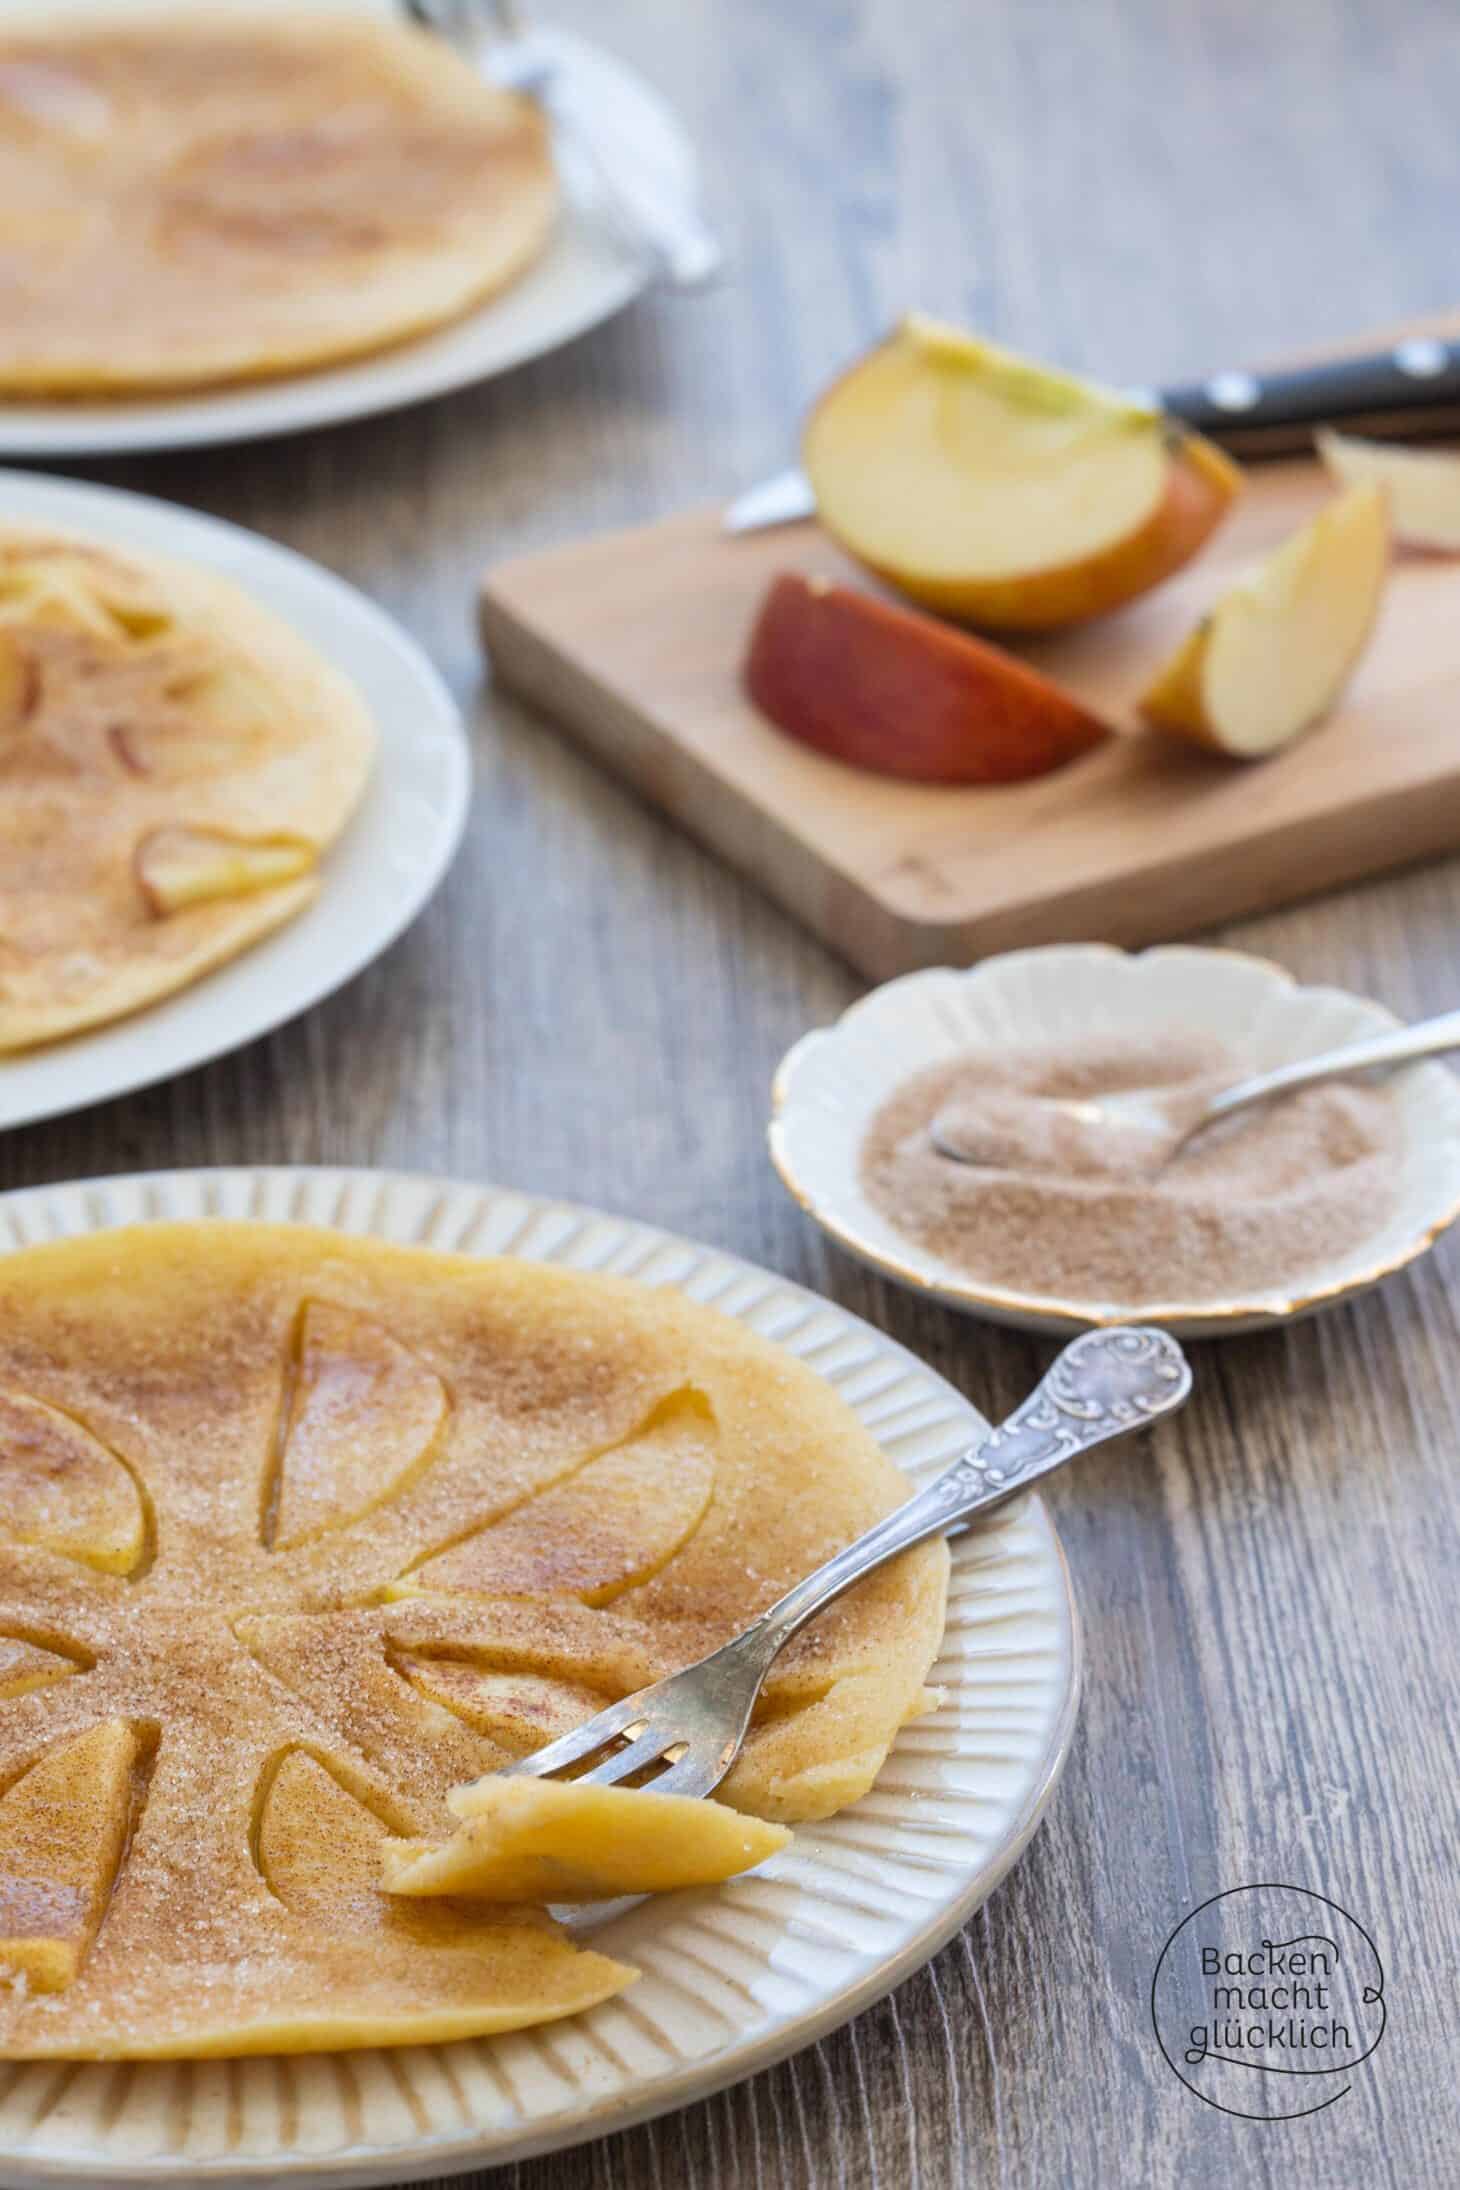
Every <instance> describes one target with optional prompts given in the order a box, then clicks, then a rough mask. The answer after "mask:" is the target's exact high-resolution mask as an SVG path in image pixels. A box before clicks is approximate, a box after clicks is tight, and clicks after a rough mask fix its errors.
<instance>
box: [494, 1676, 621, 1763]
mask: <svg viewBox="0 0 1460 2190" xmlns="http://www.w3.org/2000/svg"><path fill="white" fill-rule="evenodd" d="M647 1693H648V1691H647V1690H644V1691H642V1694H644V1695H646V1694H647ZM643 1716H644V1710H643V1703H642V1698H641V1696H625V1697H624V1699H623V1702H622V1703H611V1704H609V1705H608V1707H607V1709H606V1710H603V1711H598V1712H595V1713H594V1715H593V1717H592V1718H591V1719H585V1720H584V1722H583V1724H582V1725H581V1726H575V1727H574V1728H573V1730H572V1732H571V1733H568V1734H560V1735H559V1736H558V1738H557V1740H556V1741H550V1742H548V1744H547V1745H546V1747H545V1748H542V1749H534V1750H532V1752H531V1753H530V1754H529V1755H528V1756H525V1757H519V1758H518V1760H517V1762H516V1763H515V1764H506V1765H504V1766H503V1767H502V1776H503V1777H504V1778H506V1777H509V1776H515V1777H517V1778H523V1777H527V1778H531V1779H550V1778H551V1777H552V1775H553V1773H554V1772H562V1771H566V1769H567V1768H568V1766H569V1765H570V1764H577V1763H578V1762H579V1761H580V1760H581V1759H582V1758H583V1757H587V1756H591V1755H592V1754H593V1752H594V1750H595V1749H601V1748H602V1747H603V1746H604V1744H605V1742H610V1741H614V1740H616V1739H617V1737H618V1736H619V1735H620V1734H621V1733H622V1732H623V1730H624V1728H625V1727H626V1726H635V1725H637V1724H638V1722H639V1720H640V1719H642V1718H643ZM595 1776H596V1775H595Z"/></svg>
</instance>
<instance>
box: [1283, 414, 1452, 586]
mask: <svg viewBox="0 0 1460 2190" xmlns="http://www.w3.org/2000/svg"><path fill="white" fill-rule="evenodd" d="M1314 438H1315V440H1316V441H1317V444H1318V454H1319V455H1320V456H1321V457H1322V459H1323V461H1324V463H1325V465H1326V466H1327V467H1328V470H1329V471H1330V472H1331V473H1332V475H1333V477H1334V478H1335V479H1336V480H1337V481H1338V483H1339V485H1340V486H1344V487H1359V486H1375V487H1382V488H1383V489H1384V492H1385V494H1386V495H1387V496H1388V498H1389V522H1390V524H1391V525H1392V526H1393V528H1394V536H1395V538H1396V539H1397V540H1402V541H1403V542H1404V544H1405V546H1406V547H1421V548H1439V549H1442V550H1443V551H1445V552H1446V553H1449V554H1452V555H1455V554H1460V454H1457V453H1456V452H1455V451H1454V450H1453V449H1401V448H1396V447H1395V446H1394V444H1393V443H1392V442H1390V441H1358V440H1355V439H1354V437H1353V436H1352V435H1351V434H1346V433H1334V432H1332V431H1331V430H1330V429H1329V428H1328V427H1324V428H1323V429H1322V430H1321V431H1320V432H1319V433H1318V434H1316V435H1315V437H1314Z"/></svg>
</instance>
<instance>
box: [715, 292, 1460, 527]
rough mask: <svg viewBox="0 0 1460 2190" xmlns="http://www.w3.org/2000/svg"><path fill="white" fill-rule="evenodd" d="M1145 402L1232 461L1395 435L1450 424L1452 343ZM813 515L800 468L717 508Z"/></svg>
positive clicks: (1198, 385) (761, 521) (787, 516)
mask: <svg viewBox="0 0 1460 2190" xmlns="http://www.w3.org/2000/svg"><path fill="white" fill-rule="evenodd" d="M1129 394H1130V399H1131V400H1132V401H1134V402H1140V403H1150V404H1152V405H1153V406H1155V407H1157V408H1159V409H1161V410H1163V411H1166V412H1167V413H1168V414H1169V415H1170V416H1171V417H1172V418H1178V419H1180V420H1181V421H1182V423H1183V424H1184V425H1187V426H1191V427H1193V428H1195V430H1196V431H1197V432H1198V433H1203V434H1205V435H1206V436H1207V438H1208V440H1211V441H1218V442H1220V443H1221V445H1222V447H1223V448H1225V449H1230V450H1231V451H1232V453H1233V454H1234V455H1237V456H1277V455H1281V454H1283V453H1285V452H1291V451H1293V450H1299V449H1304V448H1307V447H1308V445H1309V444H1310V442H1311V441H1312V438H1313V430H1314V428H1315V427H1317V426H1341V427H1346V428H1347V429H1348V430H1350V431H1351V432H1356V433H1367V434H1376V435H1380V436H1382V437H1385V438H1390V439H1394V438H1400V437H1402V436H1404V435H1408V434H1426V433H1441V432H1444V431H1445V429H1446V428H1447V427H1448V428H1451V429H1453V428H1454V427H1456V426H1457V425H1460V342H1457V341H1451V340H1444V339H1442V338H1441V337H1440V336H1438V335H1429V334H1408V335H1404V336H1402V337H1400V339H1398V340H1397V341H1395V342H1394V343H1392V344H1391V345H1390V346H1389V347H1388V348H1387V349H1383V350H1373V351H1370V352H1368V353H1367V354H1365V355H1362V356H1358V357H1338V358H1328V359H1325V360H1323V361H1321V362H1318V363H1314V364H1310V365H1289V366H1278V367H1276V368H1274V369H1272V370H1270V371H1265V372H1248V371H1241V372H1222V373H1213V374H1212V376H1211V378H1210V379H1209V380H1201V381H1196V382H1194V383H1193V384H1192V385H1191V386H1189V387H1181V388H1167V389H1165V390H1163V391H1161V392H1160V393H1153V392H1152V391H1151V390H1150V389H1148V388H1140V389H1132V390H1130V391H1129ZM815 513H816V497H815V495H814V494H813V493H812V491H811V482H810V480H809V479H808V478H807V477H806V474H805V473H804V472H801V471H796V470H790V471H782V472H777V473H776V475H775V477H774V478H773V479H763V480H762V481H761V482H760V485H759V486H755V487H751V488H749V489H748V490H747V492H746V493H744V494H741V495H737V497H736V499H735V500H734V501H733V502H732V503H731V504H730V505H729V507H728V508H727V509H726V511H725V515H724V519H723V523H724V528H725V530H726V531H727V532H762V531H764V530H765V529H766V528H767V527H769V526H771V525H789V524H794V523H795V522H796V521H797V520H798V519H799V518H803V517H811V516H814V515H815Z"/></svg>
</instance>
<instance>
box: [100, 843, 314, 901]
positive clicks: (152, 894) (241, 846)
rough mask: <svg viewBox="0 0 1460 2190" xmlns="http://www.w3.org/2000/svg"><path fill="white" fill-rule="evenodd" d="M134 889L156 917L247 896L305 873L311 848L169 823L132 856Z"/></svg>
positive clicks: (272, 887)
mask: <svg viewBox="0 0 1460 2190" xmlns="http://www.w3.org/2000/svg"><path fill="white" fill-rule="evenodd" d="M133 864H134V867H135V870H136V875H137V883H138V887H139V888H140V889H141V892H142V895H143V896H144V897H145V898H146V900H147V904H148V908H149V910H150V911H152V912H153V913H155V914H157V916H158V917H159V918H161V917H163V916H164V915H165V914H167V913H174V912H181V911H182V910H183V909H184V908H185V907H186V906H188V905H201V904H206V903H207V902H208V900H209V899H210V898H215V897H248V896H251V895H252V894H253V892H254V891H256V890H272V889H276V888H277V887H278V885H279V884H280V883H281V882H293V881H295V880H297V879H298V877H299V876H300V875H303V874H308V872H309V870H310V869H311V868H312V867H313V865H314V846H313V845H312V844H307V843H306V842H305V841H304V839H303V838H302V837H296V836H255V837H242V836H228V835H226V834H225V833H224V831H223V830H221V829H190V828H188V827H186V826H184V825H183V824H181V823H179V824H174V825H170V826H168V827H166V828H162V829H153V830H152V831H151V833H150V834H149V835H147V836H144V837H143V839H142V841H141V843H140V844H139V845H138V846H137V849H136V852H135V854H134V855H133Z"/></svg>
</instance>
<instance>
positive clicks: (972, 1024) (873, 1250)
mask: <svg viewBox="0 0 1460 2190" xmlns="http://www.w3.org/2000/svg"><path fill="white" fill-rule="evenodd" d="M1399 1023H1400V1022H1399V1021H1398V1020H1397V1019H1396V1018H1395V1017H1394V1015H1393V1013H1392V1012H1389V1011H1386V1010H1385V1009H1384V1007H1383V1005H1382V1004H1375V1003H1371V1002H1370V1001H1369V1000H1368V999H1367V998H1365V997H1362V996H1353V995H1351V994H1350V993H1349V992H1348V991H1347V990H1346V989H1331V988H1300V987H1299V985H1298V983H1297V982H1296V981H1295V980H1294V979H1293V977H1292V975H1291V974H1289V973H1285V972H1284V971H1283V969H1282V967H1281V966H1275V965H1271V964H1269V963H1268V961H1267V960H1266V959H1262V958H1250V957H1248V956H1246V955H1245V953H1243V952H1240V951H1228V950H1201V949H1191V948H1187V947H1185V946H1169V947H1163V948H1161V949H1158V950H1147V951H1141V952H1139V953H1135V952H1128V951H1122V950H1116V949H1114V948H1113V947H1112V946H1110V945H1109V944H1105V943H1056V944H1049V945H1046V946H1045V947H1044V948H1043V949H1039V950H1024V951H1006V952H1004V953H1003V954H1002V955H1001V956H999V957H996V958H986V959H984V961H983V962H982V964H980V965H977V966H971V967H969V968H968V969H967V970H966V971H964V970H958V969H955V968H953V967H951V966H940V967H935V968H932V969H930V970H928V971H926V972H922V973H909V974H904V975H903V976H902V977H901V978H900V979H899V980H896V981H888V982H885V983H884V984H883V986H882V987H881V988H878V989H873V991H872V992H871V994H870V995H869V996H864V997H863V998H862V999H861V1000H860V1002H858V1003H855V1004H853V1005H852V1007H851V1009H850V1010H849V1011H846V1012H844V1013H843V1014H842V1016H841V1018H840V1019H839V1020H838V1021H837V1023H836V1025H835V1026H832V1027H825V1028H818V1029H817V1030H816V1031H815V1032H814V1033H811V1034H807V1035H804V1036H803V1037H802V1039H801V1040H800V1041H799V1042H797V1043H796V1045H795V1046H794V1048H792V1049H790V1050H789V1051H788V1052H787V1053H786V1056H785V1057H784V1058H783V1059H782V1061H781V1066H780V1070H779V1071H778V1072H777V1074H776V1082H775V1092H774V1097H773V1112H774V1114H773V1116H772V1119H771V1127H770V1148H771V1156H772V1159H773V1161H774V1163H775V1166H776V1169H777V1170H778V1171H779V1172H780V1175H781V1178H782V1179H783V1180H784V1182H785V1184H786V1186H787V1187H788V1188H789V1189H790V1191H791V1193H792V1194H793V1195H794V1196H795V1197H796V1199H797V1201H799V1202H800V1204H801V1206H802V1208H803V1209H805V1210H806V1211H808V1213H809V1214H810V1215H811V1216H813V1217H814V1218H815V1219H816V1221H817V1223H818V1224H819V1225H821V1226H822V1228H823V1229H824V1230H825V1231H827V1232H829V1233H830V1235H831V1237H832V1238H833V1239H834V1240H836V1241H837V1242H838V1243H839V1245H841V1246H842V1247H845V1248H846V1249H847V1250H848V1252H849V1253H851V1254H854V1255H856V1256H857V1257H859V1259H860V1260H861V1261H863V1262H868V1263H871V1265H872V1266H873V1268H874V1269H877V1270H880V1271H881V1272H882V1273H883V1274H884V1275H885V1276H887V1277H890V1278H895V1279H896V1280H897V1282H898V1283H899V1284H902V1285H909V1286H912V1287H913V1288H914V1289H915V1290H916V1291H918V1292H922V1293H930V1294H932V1295H934V1296H935V1297H936V1298H937V1299H939V1300H942V1301H946V1302H947V1303H948V1304H949V1305H950V1306H951V1307H955V1308H962V1309H964V1310H966V1311H967V1313H968V1314H970V1315H977V1316H986V1317H987V1318H988V1319H989V1320H990V1321H991V1322H995V1323H1012V1324H1017V1325H1019V1326H1020V1327H1021V1328H1023V1329H1026V1330H1040V1331H1077V1330H1081V1329H1083V1328H1085V1327H1086V1326H1087V1325H1089V1324H1098V1323H1159V1324H1161V1325H1163V1326H1164V1327H1165V1328H1166V1329H1167V1330H1170V1331H1175V1332H1178V1333H1179V1334H1180V1335H1181V1336H1182V1337H1184V1338H1203V1337H1205V1338H1211V1337H1220V1336H1222V1335H1224V1334H1225V1333H1228V1332H1232V1331H1251V1330H1257V1329H1260V1328H1261V1327H1262V1326H1263V1325H1265V1324H1269V1323H1282V1322H1286V1321H1288V1320H1289V1319H1291V1318H1292V1317H1294V1316H1299V1315H1307V1314H1310V1313H1312V1312H1313V1311H1314V1310H1315V1309H1318V1308H1324V1307H1328V1306H1330V1305H1331V1304H1332V1303H1333V1302H1335V1301H1338V1300H1346V1299H1348V1298H1349V1297H1351V1296H1352V1295H1353V1294H1354V1293H1357V1292H1361V1291H1363V1289H1364V1288H1365V1287H1366V1286H1369V1285H1373V1284H1376V1283H1377V1282H1378V1280H1379V1279H1380V1278H1383V1277H1388V1276H1389V1275H1390V1274H1391V1273H1392V1272H1393V1271H1395V1270H1398V1269H1402V1268H1403V1266H1404V1264H1405V1263H1407V1262H1412V1261H1413V1260H1414V1258H1415V1257H1416V1256H1417V1255H1421V1254H1423V1253H1424V1251H1425V1249H1426V1248H1427V1247H1429V1246H1430V1245H1432V1243H1433V1242H1434V1241H1435V1239H1437V1238H1438V1236H1439V1234H1440V1233H1441V1232H1442V1231H1443V1230H1444V1229H1445V1227H1446V1226H1447V1225H1449V1224H1452V1223H1453V1222H1454V1220H1455V1218H1456V1216H1457V1215H1460V1084H1457V1082H1456V1079H1455V1076H1454V1074H1453V1073H1451V1072H1449V1071H1447V1069H1446V1068H1445V1067H1444V1066H1443V1065H1439V1064H1422V1065H1410V1066H1407V1067H1406V1068H1405V1069H1404V1071H1402V1072H1399V1073H1395V1074H1394V1075H1393V1076H1392V1077H1391V1078H1390V1079H1389V1080H1388V1081H1387V1082H1386V1083H1385V1085H1386V1088H1387V1090H1388V1095H1389V1100H1390V1101H1391V1103H1392V1104H1393V1106H1394V1110H1395V1113H1396V1115H1397V1117H1398V1120H1399V1125H1400V1135H1401V1146H1402V1151H1403V1173H1402V1176H1401V1179H1400V1182H1399V1192H1398V1194H1397V1196H1396V1199H1395V1202H1394V1206H1393V1207H1392V1209H1391V1210H1390V1211H1389V1212H1388V1213H1387V1215H1384V1216H1382V1217H1381V1218H1380V1220H1379V1221H1378V1222H1377V1223H1376V1224H1375V1226H1374V1229H1373V1231H1372V1233H1371V1234H1370V1236H1369V1237H1368V1238H1367V1239H1365V1240H1363V1241H1362V1242H1361V1243H1360V1245H1359V1246H1358V1247H1357V1248H1355V1249H1354V1250H1353V1251H1352V1252H1350V1253H1349V1254H1347V1255H1345V1256H1343V1257H1342V1258H1337V1259H1335V1260H1334V1261H1332V1262H1331V1263H1330V1264H1328V1265H1326V1266H1324V1267H1323V1268H1321V1269H1318V1270H1315V1271H1313V1272H1312V1273H1311V1274H1310V1275H1308V1276H1307V1277H1306V1278H1305V1279H1303V1280H1302V1282H1301V1284H1299V1285H1293V1284H1291V1283H1290V1284H1287V1285H1274V1286H1273V1287H1271V1288H1270V1289H1269V1290H1267V1291H1265V1292H1261V1293H1257V1294H1254V1295H1251V1296H1249V1297H1248V1298H1245V1299H1238V1298H1232V1297H1225V1296H1222V1295H1219V1294H1217V1295H1193V1296H1192V1297H1191V1298H1188V1299H1185V1300H1161V1299H1156V1298H1153V1299H1149V1300H1125V1301H1111V1300H1074V1299H1065V1298H1061V1297H1060V1296H1059V1295H1057V1294H1055V1293H1052V1292H1051V1293H1043V1294H1025V1293H1015V1292H1010V1291H1008V1290H1006V1289H1004V1288H1002V1287H998V1286H993V1285H986V1284H983V1283H981V1282H980V1281H979V1280H978V1279H976V1278H971V1277H970V1276H969V1275H968V1274H967V1272H966V1271H963V1270H960V1269H959V1268H958V1267H957V1265H956V1264H954V1263H951V1262H945V1261H944V1260H943V1259H942V1257H941V1256H938V1255H934V1254H932V1253H930V1252H929V1250H928V1249H927V1248H925V1247H923V1246H921V1245H920V1244H919V1243H918V1242H917V1241H916V1240H914V1239H910V1238H908V1237H907V1236H906V1235H904V1234H903V1233H901V1232H899V1231H898V1230H897V1228H896V1227H895V1226H894V1225H893V1224H891V1223H890V1222H889V1221H888V1219H887V1218H886V1217H885V1216H884V1215H883V1214H882V1212H881V1210H880V1209H878V1208H876V1207H875V1206H874V1204H873V1203H872V1202H871V1201H869V1199H868V1198H867V1196H866V1194H865V1193H864V1192H863V1190H862V1183H861V1179H860V1177H859V1174H858V1166H859V1162H860V1157H861V1149H862V1143H863V1141H864V1139H865V1137H866V1133H867V1128H868V1126H869V1125H870V1124H871V1122H872V1118H873V1116H874V1114H875V1113H876V1112H877V1111H878V1110H879V1109H880V1108H881V1106H882V1104H883V1103H884V1102H885V1101H886V1100H887V1098H888V1096H889V1095H891V1094H892V1093H893V1092H894V1090H895V1089H896V1088H897V1087H899V1086H900V1085H901V1084H902V1083H903V1082H904V1081H905V1080H907V1079H909V1078H910V1077H911V1076H912V1074H913V1073H915V1072H921V1071H923V1070H924V1069H925V1068H926V1067H928V1066H930V1065H937V1064H942V1063H944V1062H946V1061H947V1060H948V1059H949V1058H951V1057H956V1056H957V1055H959V1053H960V1052H961V1051H965V1050H973V1049H982V1050H987V1049H1000V1048H1011V1047H1014V1046H1016V1045H1019V1044H1024V1043H1028V1044H1032V1045H1039V1046H1044V1045H1055V1046H1057V1045H1058V1044H1060V1043H1061V1042H1071V1041H1077V1040H1079V1039H1080V1038H1082V1037H1089V1036H1098V1037H1102V1038H1110V1037H1114V1038H1119V1039H1122V1040H1132V1041H1140V1040H1143V1039H1146V1040H1149V1039H1150V1037H1151V1035H1152V1033H1153V1032H1155V1031H1160V1032H1162V1033H1166V1034H1169V1033H1173V1032H1179V1033H1182V1034H1188V1035H1196V1036H1209V1037H1213V1038H1215V1039H1216V1040H1218V1041H1222V1042H1227V1043H1230V1044H1232V1045H1233V1047H1235V1048H1238V1049H1240V1050H1242V1051H1244V1052H1245V1053H1246V1055H1247V1056H1249V1057H1250V1058H1251V1060H1252V1069H1253V1070H1254V1071H1265V1070H1267V1069H1269V1068H1270V1067H1272V1066H1275V1065H1281V1064H1287V1063H1289V1062H1291V1061H1292V1060H1294V1059H1296V1058H1299V1057H1315V1056H1317V1055H1319V1054H1320V1052H1322V1051H1324V1050H1329V1049H1338V1048H1340V1047H1341V1046H1342V1045H1343V1044H1344V1043H1345V1042H1355V1041H1359V1040H1361V1039H1362V1038H1363V1037H1364V1036H1365V1035H1369V1034H1381V1033H1383V1032H1384V1031H1385V1030H1386V1029H1388V1028H1391V1027H1396V1026H1398V1025H1399Z"/></svg>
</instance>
